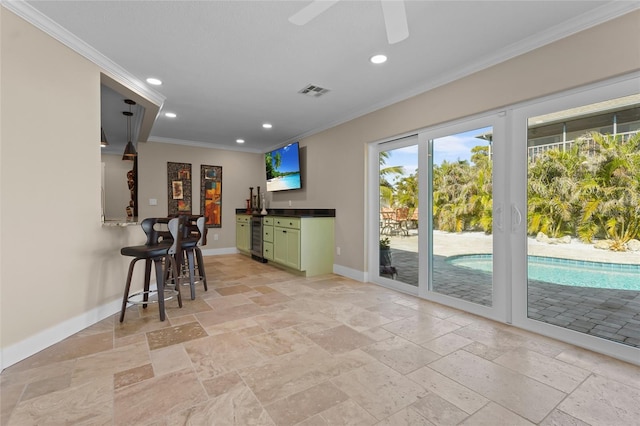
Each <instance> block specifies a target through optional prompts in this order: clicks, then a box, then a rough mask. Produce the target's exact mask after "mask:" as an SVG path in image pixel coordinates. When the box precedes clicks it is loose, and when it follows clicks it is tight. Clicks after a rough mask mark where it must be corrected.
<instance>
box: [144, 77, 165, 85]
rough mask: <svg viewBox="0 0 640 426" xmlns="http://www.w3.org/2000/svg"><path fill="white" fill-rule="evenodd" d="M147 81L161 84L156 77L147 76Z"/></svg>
mask: <svg viewBox="0 0 640 426" xmlns="http://www.w3.org/2000/svg"><path fill="white" fill-rule="evenodd" d="M147 83H149V84H153V85H154V86H160V85H161V84H162V81H161V80H158V79H157V78H153V77H149V78H148V79H147Z"/></svg>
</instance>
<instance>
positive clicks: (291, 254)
mask: <svg viewBox="0 0 640 426" xmlns="http://www.w3.org/2000/svg"><path fill="white" fill-rule="evenodd" d="M286 235H287V237H286V239H287V259H286V261H285V265H287V266H289V267H291V268H294V269H298V270H300V230H298V229H287V233H286Z"/></svg>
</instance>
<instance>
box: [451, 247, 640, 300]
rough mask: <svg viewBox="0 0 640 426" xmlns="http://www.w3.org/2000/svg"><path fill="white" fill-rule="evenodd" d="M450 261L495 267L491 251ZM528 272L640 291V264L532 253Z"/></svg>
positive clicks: (561, 280)
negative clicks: (570, 258)
mask: <svg viewBox="0 0 640 426" xmlns="http://www.w3.org/2000/svg"><path fill="white" fill-rule="evenodd" d="M447 262H448V263H450V264H451V265H455V266H459V267H463V268H470V269H475V270H479V271H484V272H491V271H492V268H493V257H492V255H490V254H471V255H462V256H452V257H449V258H447ZM528 274H529V279H530V280H536V281H544V282H548V283H554V284H562V285H569V286H574V287H592V288H610V289H618V290H636V291H640V265H623V264H618V263H603V262H589V261H585V260H568V259H556V258H553V257H543V256H529V266H528Z"/></svg>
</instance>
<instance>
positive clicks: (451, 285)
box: [391, 249, 640, 347]
mask: <svg viewBox="0 0 640 426" xmlns="http://www.w3.org/2000/svg"><path fill="white" fill-rule="evenodd" d="M391 257H392V259H393V265H394V266H395V270H396V271H397V274H398V275H397V278H396V279H397V280H398V281H401V282H404V283H406V284H410V285H414V286H417V285H418V253H417V252H414V251H408V250H398V249H392V250H391ZM433 282H434V290H435V291H436V292H438V293H440V294H446V295H448V296H452V297H456V298H459V299H462V300H466V301H468V302H473V303H478V304H480V305H483V306H491V275H490V274H488V273H484V272H481V271H474V270H472V269H469V268H461V267H458V266H454V265H451V264H450V263H448V262H446V261H445V257H444V256H434V272H433ZM528 297H529V298H528V301H529V318H532V319H536V320H538V321H542V322H546V323H548V324H554V325H558V326H560V327H565V328H568V329H571V330H575V331H579V332H581V333H586V334H592V335H594V336H598V337H601V338H604V339H608V340H613V341H616V342H620V343H624V344H626V345H629V346H633V347H640V291H632V290H615V289H598V288H588V287H571V286H564V285H559V284H549V283H545V282H542V281H534V280H529V287H528Z"/></svg>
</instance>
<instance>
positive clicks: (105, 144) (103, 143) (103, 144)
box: [100, 127, 109, 148]
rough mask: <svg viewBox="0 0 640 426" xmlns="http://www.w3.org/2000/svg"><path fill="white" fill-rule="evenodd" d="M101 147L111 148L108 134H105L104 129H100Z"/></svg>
mask: <svg viewBox="0 0 640 426" xmlns="http://www.w3.org/2000/svg"><path fill="white" fill-rule="evenodd" d="M100 133H101V135H100V147H101V148H106V147H108V146H109V141H108V140H107V134H106V133H105V132H104V129H103V128H102V127H100Z"/></svg>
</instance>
